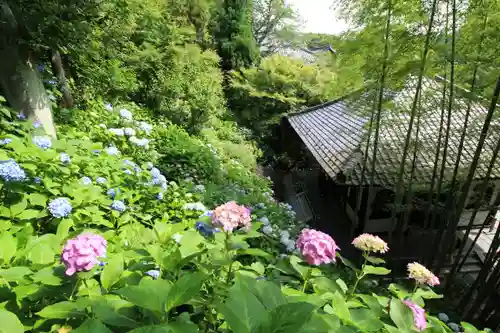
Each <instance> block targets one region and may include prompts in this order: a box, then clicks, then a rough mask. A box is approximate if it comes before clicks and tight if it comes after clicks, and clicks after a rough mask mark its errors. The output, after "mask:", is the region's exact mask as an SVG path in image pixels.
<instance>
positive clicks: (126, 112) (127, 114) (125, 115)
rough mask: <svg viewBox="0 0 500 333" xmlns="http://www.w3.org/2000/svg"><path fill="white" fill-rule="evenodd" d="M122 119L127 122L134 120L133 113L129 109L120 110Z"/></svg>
mask: <svg viewBox="0 0 500 333" xmlns="http://www.w3.org/2000/svg"><path fill="white" fill-rule="evenodd" d="M120 117H121V118H123V119H125V120H132V112H130V111H129V110H127V109H121V110H120Z"/></svg>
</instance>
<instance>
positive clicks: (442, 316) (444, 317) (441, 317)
mask: <svg viewBox="0 0 500 333" xmlns="http://www.w3.org/2000/svg"><path fill="white" fill-rule="evenodd" d="M438 318H439V320H441V321H442V322H445V323H447V322H449V321H450V317H448V315H447V314H446V313H442V312H440V313H438Z"/></svg>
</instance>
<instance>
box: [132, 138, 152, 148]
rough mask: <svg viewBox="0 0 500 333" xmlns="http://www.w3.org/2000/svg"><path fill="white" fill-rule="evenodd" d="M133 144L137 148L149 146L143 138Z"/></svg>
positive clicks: (147, 141)
mask: <svg viewBox="0 0 500 333" xmlns="http://www.w3.org/2000/svg"><path fill="white" fill-rule="evenodd" d="M135 144H136V145H137V146H138V147H148V145H149V140H148V139H146V138H143V139H138V140H137V141H136V142H135Z"/></svg>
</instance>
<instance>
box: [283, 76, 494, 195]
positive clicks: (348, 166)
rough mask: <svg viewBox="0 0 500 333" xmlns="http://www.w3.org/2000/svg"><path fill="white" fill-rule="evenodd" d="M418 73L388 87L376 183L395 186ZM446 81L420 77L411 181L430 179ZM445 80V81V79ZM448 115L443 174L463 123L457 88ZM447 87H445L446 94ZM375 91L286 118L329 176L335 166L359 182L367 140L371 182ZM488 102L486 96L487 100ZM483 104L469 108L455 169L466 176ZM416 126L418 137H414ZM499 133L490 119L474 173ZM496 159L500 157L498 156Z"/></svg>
mask: <svg viewBox="0 0 500 333" xmlns="http://www.w3.org/2000/svg"><path fill="white" fill-rule="evenodd" d="M416 82H417V81H416V78H414V77H412V78H410V79H408V81H407V82H406V85H405V87H403V88H401V89H398V90H391V91H390V92H389V91H388V92H387V93H386V96H385V97H384V103H383V108H382V114H381V123H380V127H379V141H378V145H377V160H376V164H375V173H374V184H377V185H385V186H394V185H395V184H396V183H397V175H398V172H399V167H400V164H401V160H402V157H403V149H404V145H405V140H406V136H407V133H408V128H409V120H410V112H411V107H412V102H413V99H414V96H415V87H414V86H415V84H416ZM443 82H444V81H437V80H432V79H424V82H423V86H422V90H421V99H420V106H419V107H418V115H417V117H415V120H414V125H413V130H412V136H411V140H410V149H409V153H408V156H407V159H406V167H405V175H404V180H405V182H408V181H409V178H410V172H411V162H412V158H413V151H414V148H415V147H417V154H416V160H415V165H416V168H415V173H414V180H413V182H414V184H422V185H424V184H428V183H430V181H431V178H432V172H433V168H434V165H435V153H436V149H437V145H438V138H439V133H440V124H441V110H442V109H441V105H442V94H443V84H444V83H443ZM448 86H449V85H448ZM455 91H456V93H455V94H454V102H453V106H452V112H451V118H450V119H451V120H450V134H449V139H448V150H447V158H446V163H445V165H446V167H445V177H447V179H450V178H451V175H452V173H453V168H454V166H455V162H456V160H457V155H458V147H459V143H460V137H461V134H462V131H463V129H464V120H465V115H466V112H467V104H468V100H467V99H466V98H464V97H461V96H463V93H462V94H460V93H459V91H458V88H457V89H455ZM448 94H449V89H447V95H448ZM377 95H378V92H377V91H375V90H366V91H364V92H362V93H357V94H353V95H351V96H348V97H346V98H343V99H340V100H337V101H333V102H330V103H326V104H323V105H319V106H317V107H313V108H311V109H308V110H305V111H302V112H298V113H294V114H290V115H289V116H288V117H287V118H288V121H289V123H290V125H291V126H292V127H293V128H294V130H295V131H296V132H297V134H298V135H299V137H300V138H301V139H302V141H303V142H304V144H305V145H306V147H307V148H308V150H309V151H310V152H311V153H312V154H313V155H314V157H315V158H316V160H317V161H318V162H319V164H320V165H321V166H322V168H323V169H324V170H325V171H326V172H327V173H328V174H329V175H330V176H331V177H332V178H333V179H335V177H336V176H337V174H338V173H339V172H343V173H344V174H346V175H347V176H348V180H347V182H348V183H352V184H359V183H360V181H361V172H362V171H361V170H362V163H363V154H364V153H365V150H366V146H367V144H368V161H367V164H366V171H365V180H364V182H365V183H370V175H371V169H370V167H371V159H372V156H373V151H374V144H373V142H374V138H375V123H374V125H373V130H372V133H371V135H370V137H369V136H368V133H369V123H370V115H371V110H372V108H373V107H374V105H375V103H374V100H376V96H377ZM448 97H449V96H446V103H445V116H444V122H443V131H442V139H441V142H442V144H441V149H440V158H439V159H438V161H437V165H438V172H439V170H440V166H441V163H442V162H441V161H442V155H443V153H444V140H445V139H444V137H445V133H446V125H447V124H446V122H447V108H448V102H447V101H448V99H449V98H448ZM485 104H486V105H487V104H488V102H486V103H485ZM486 113H487V108H486V107H485V106H483V105H481V104H480V103H478V102H472V103H471V111H470V116H469V122H468V126H467V131H466V136H465V141H464V146H463V150H462V153H461V158H460V168H459V175H461V176H465V175H466V174H467V172H468V168H469V166H470V164H471V162H472V159H473V156H474V153H475V150H476V147H477V144H478V141H479V136H480V132H481V129H482V126H483V123H484V118H485V116H486ZM417 129H418V132H419V133H418V137H417ZM499 136H500V121H498V120H496V121H495V120H494V121H492V123H491V125H490V129H489V132H488V135H487V138H486V142H485V145H484V148H483V152H482V154H481V158H480V163H479V165H478V168H477V170H476V174H475V177H476V178H482V177H484V176H485V174H486V170H487V167H488V164H489V162H490V159H491V157H492V153H493V149H494V146H495V144H496V141H497V140H498V138H499ZM497 161H499V160H498V159H497ZM491 178H500V164H499V163H497V164H496V165H495V168H494V170H493V172H492V175H491Z"/></svg>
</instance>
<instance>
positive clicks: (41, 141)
mask: <svg viewBox="0 0 500 333" xmlns="http://www.w3.org/2000/svg"><path fill="white" fill-rule="evenodd" d="M33 143H34V144H36V145H37V146H38V147H40V148H42V149H48V148H50V147H52V140H51V139H50V137H48V136H34V137H33Z"/></svg>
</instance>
